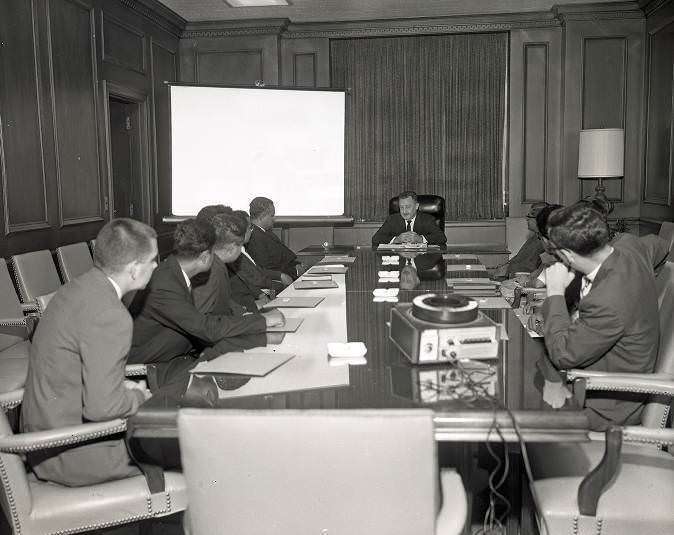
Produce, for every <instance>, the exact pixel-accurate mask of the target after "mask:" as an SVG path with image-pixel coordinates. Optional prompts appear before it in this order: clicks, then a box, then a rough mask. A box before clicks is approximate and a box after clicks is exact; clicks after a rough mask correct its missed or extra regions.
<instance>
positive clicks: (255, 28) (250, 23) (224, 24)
mask: <svg viewBox="0 0 674 535" xmlns="http://www.w3.org/2000/svg"><path fill="white" fill-rule="evenodd" d="M288 22H289V21H288V19H251V20H234V21H217V22H210V21H209V22H192V23H188V24H187V25H186V26H185V29H184V30H183V32H182V34H181V35H180V38H181V39H202V38H213V37H234V36H239V35H280V34H281V33H283V32H284V31H285V30H286V28H287V26H288Z"/></svg>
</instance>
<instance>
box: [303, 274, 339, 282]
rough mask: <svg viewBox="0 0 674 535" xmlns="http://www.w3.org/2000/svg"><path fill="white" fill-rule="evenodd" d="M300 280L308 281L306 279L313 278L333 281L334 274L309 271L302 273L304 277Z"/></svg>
mask: <svg viewBox="0 0 674 535" xmlns="http://www.w3.org/2000/svg"><path fill="white" fill-rule="evenodd" d="M300 280H303V281H306V280H312V281H331V280H332V275H330V274H326V275H320V274H318V275H316V274H313V275H312V274H311V273H307V274H306V275H302V278H301V279H300Z"/></svg>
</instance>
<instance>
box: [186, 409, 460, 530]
mask: <svg viewBox="0 0 674 535" xmlns="http://www.w3.org/2000/svg"><path fill="white" fill-rule="evenodd" d="M178 433H179V439H180V450H181V457H182V465H183V470H184V473H185V478H186V480H187V492H188V499H189V503H190V508H189V511H188V516H189V522H188V524H189V530H190V533H191V534H192V535H207V534H208V535H211V534H213V533H236V534H237V535H252V534H256V535H257V534H261V533H292V534H293V535H304V534H312V535H313V534H316V533H353V534H356V533H359V534H360V533H362V534H367V535H378V534H382V535H383V534H386V535H397V534H399V535H410V534H412V533H413V534H415V535H423V534H432V533H460V532H461V530H462V528H463V525H464V523H465V519H466V509H467V506H466V496H465V492H464V489H463V485H462V483H461V478H460V477H459V476H458V474H457V473H456V472H454V471H452V470H448V471H444V470H443V471H442V472H441V474H440V476H438V468H437V459H436V449H435V440H434V436H433V416H432V413H431V411H428V410H380V411H374V410H351V411H339V410H315V411H314V410H308V411H290V410H287V411H286V410H278V411H241V410H222V409H181V410H180V412H179V415H178ZM440 480H441V487H442V497H443V498H442V502H443V506H442V509H441V508H440V502H439V499H440V498H439V496H440V494H439V492H440V485H439V482H440ZM438 511H440V512H439V514H438Z"/></svg>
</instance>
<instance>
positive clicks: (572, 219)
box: [548, 203, 609, 255]
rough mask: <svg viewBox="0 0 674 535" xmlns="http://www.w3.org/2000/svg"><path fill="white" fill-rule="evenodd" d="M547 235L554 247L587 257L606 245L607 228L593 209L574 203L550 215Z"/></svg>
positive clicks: (600, 215)
mask: <svg viewBox="0 0 674 535" xmlns="http://www.w3.org/2000/svg"><path fill="white" fill-rule="evenodd" d="M548 235H549V236H550V240H551V241H552V242H553V243H554V245H555V247H557V248H560V249H568V250H569V251H572V252H574V253H578V254H581V255H588V254H592V253H594V252H595V251H597V250H599V249H601V248H602V247H603V246H605V245H606V244H607V243H608V241H609V228H608V224H607V223H606V220H605V219H604V217H603V216H602V214H600V213H599V212H598V211H597V210H596V209H595V208H592V207H591V206H589V205H588V204H587V203H576V204H573V205H571V206H568V207H566V208H561V209H559V210H556V211H555V212H553V213H552V214H551V215H550V217H549V219H548Z"/></svg>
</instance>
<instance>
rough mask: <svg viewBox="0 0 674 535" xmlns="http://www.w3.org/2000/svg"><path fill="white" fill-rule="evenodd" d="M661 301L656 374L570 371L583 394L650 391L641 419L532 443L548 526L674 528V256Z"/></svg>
mask: <svg viewBox="0 0 674 535" xmlns="http://www.w3.org/2000/svg"><path fill="white" fill-rule="evenodd" d="M656 284H657V286H658V292H659V296H660V299H659V302H660V347H659V352H658V360H657V363H656V368H655V373H653V374H633V373H604V372H591V371H587V370H570V371H569V372H568V373H567V378H568V379H569V380H571V381H574V391H575V392H576V394H577V395H578V397H579V398H580V401H582V399H583V397H584V392H585V391H586V390H602V391H614V392H634V393H641V394H643V393H648V394H651V395H652V397H651V399H650V401H649V403H648V404H647V406H646V408H645V410H644V412H643V414H642V418H641V424H642V425H641V426H626V427H613V428H611V429H609V430H608V431H607V432H606V435H604V434H600V433H590V438H591V439H592V441H591V442H588V443H583V444H559V445H552V446H540V447H531V448H529V451H530V453H531V457H532V458H531V464H532V471H533V478H534V481H533V482H531V488H532V494H533V495H534V496H535V498H536V499H537V502H538V503H537V509H538V518H539V525H540V526H541V532H542V533H548V534H549V535H554V534H557V533H560V534H561V533H581V534H582V533H588V534H590V533H591V534H593V535H595V534H604V533H606V534H614V533H615V534H631V533H639V534H644V535H646V534H660V533H674V514H672V504H674V456H672V455H671V454H670V453H668V452H666V451H662V450H661V449H659V448H660V447H662V446H670V447H671V446H674V429H672V428H671V424H670V427H669V428H666V427H665V426H666V424H667V421H668V412H669V407H670V405H671V402H672V398H673V397H674V329H673V328H672V325H671V321H672V317H674V263H672V262H667V264H666V265H665V266H664V268H663V271H662V272H661V273H660V275H659V276H658V279H657V280H656Z"/></svg>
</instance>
